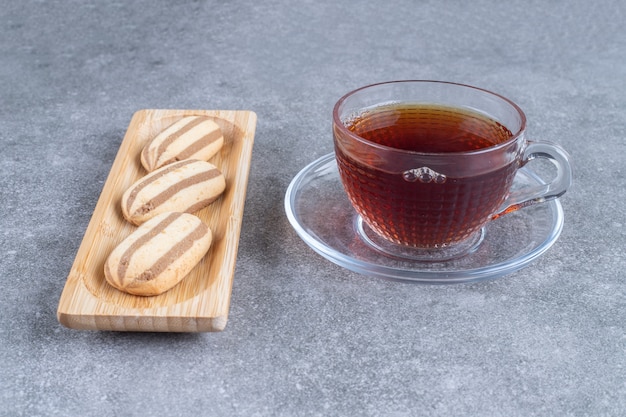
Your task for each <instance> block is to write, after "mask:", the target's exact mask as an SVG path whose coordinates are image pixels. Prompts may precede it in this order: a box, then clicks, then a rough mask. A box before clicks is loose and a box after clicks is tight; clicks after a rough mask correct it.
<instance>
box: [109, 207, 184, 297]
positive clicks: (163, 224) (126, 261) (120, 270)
mask: <svg viewBox="0 0 626 417" xmlns="http://www.w3.org/2000/svg"><path fill="white" fill-rule="evenodd" d="M181 215H182V213H171V214H169V215H168V216H167V217H166V218H164V219H163V220H161V221H160V222H159V223H158V224H157V225H156V226H154V227H153V228H152V229H151V230H150V231H149V232H148V233H146V234H144V235H143V236H141V237H140V238H139V239H137V240H136V241H134V242H133V243H132V244H131V245H130V246H129V247H128V249H126V250H125V251H124V253H123V254H122V256H121V257H120V263H119V265H118V267H117V279H118V282H119V284H120V286H122V287H123V286H124V278H125V277H126V271H127V269H128V265H130V259H131V257H132V256H133V255H134V254H135V252H137V250H138V249H139V248H140V247H142V246H143V245H145V244H146V243H148V242H149V241H150V240H152V239H154V238H155V237H156V236H158V235H159V233H161V232H162V231H163V230H165V228H167V227H168V226H169V225H170V224H172V223H174V222H175V221H176V220H177V219H178V218H179V217H180V216H181Z"/></svg>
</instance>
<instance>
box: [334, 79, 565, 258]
mask: <svg viewBox="0 0 626 417" xmlns="http://www.w3.org/2000/svg"><path fill="white" fill-rule="evenodd" d="M525 128H526V116H525V115H524V113H523V112H522V110H521V109H520V108H519V107H518V106H517V105H516V104H515V103H513V102H512V101H510V100H508V99H507V98H505V97H502V96H500V95H498V94H495V93H492V92H489V91H487V90H483V89H480V88H476V87H472V86H468V85H463V84H456V83H449V82H441V81H412V80H407V81H392V82H386V83H379V84H373V85H369V86H366V87H362V88H359V89H357V90H354V91H352V92H350V93H348V94H346V95H345V96H343V97H342V98H341V99H340V100H339V101H338V102H337V104H336V105H335V107H334V110H333V137H334V145H335V157H336V160H337V165H338V169H339V174H340V177H341V181H342V183H343V186H344V189H345V191H346V193H347V195H348V198H349V199H350V202H351V204H352V206H353V207H354V209H355V210H356V211H357V213H358V214H359V222H358V232H359V234H360V236H361V238H362V239H363V240H364V241H366V242H367V243H369V244H370V245H372V246H374V247H375V248H377V249H379V250H381V251H383V252H386V253H388V254H391V255H397V256H400V257H402V258H410V259H415V260H424V261H443V260H448V259H453V258H457V257H460V256H463V255H465V254H467V253H471V252H473V251H474V250H475V249H476V248H477V247H478V245H479V244H480V242H481V241H482V239H483V237H484V226H485V225H486V224H487V222H489V221H491V220H493V219H495V218H497V217H500V216H502V215H504V214H507V213H511V212H514V211H517V210H518V209H520V208H523V207H525V206H529V205H533V204H537V203H541V202H545V201H548V200H551V199H554V198H558V197H560V196H561V195H563V193H565V192H566V190H567V189H568V188H569V186H570V185H571V179H572V172H571V165H570V162H569V157H568V155H567V153H566V152H565V151H564V150H563V149H562V148H561V147H559V146H558V145H556V144H553V143H550V142H543V141H541V142H539V141H530V140H527V139H526V138H525ZM536 158H544V159H547V160H549V161H551V162H552V163H553V164H554V165H555V166H556V175H555V177H554V178H553V179H551V180H550V181H548V182H547V183H545V184H543V183H542V184H539V185H537V186H531V187H527V188H523V189H519V190H512V189H511V187H512V185H513V181H514V178H515V175H516V172H517V170H518V169H519V168H521V167H523V166H525V165H526V164H527V163H528V162H529V161H531V160H533V159H536ZM512 238H514V237H512Z"/></svg>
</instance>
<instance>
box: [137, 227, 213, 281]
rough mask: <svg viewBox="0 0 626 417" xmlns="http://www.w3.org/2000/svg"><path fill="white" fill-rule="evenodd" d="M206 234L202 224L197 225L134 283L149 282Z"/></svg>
mask: <svg viewBox="0 0 626 417" xmlns="http://www.w3.org/2000/svg"><path fill="white" fill-rule="evenodd" d="M206 233H207V227H206V225H204V223H202V224H199V225H198V227H196V228H195V229H194V230H193V231H192V232H191V233H190V234H188V235H187V236H185V238H184V239H183V240H181V241H180V242H178V243H177V244H175V245H174V246H172V247H171V248H170V250H168V251H167V252H166V253H165V254H164V255H163V256H161V257H160V258H159V259H157V260H156V261H155V262H154V263H153V264H152V265H151V266H150V268H148V269H147V270H146V271H144V272H143V273H141V275H139V276H138V277H137V278H136V281H150V280H153V279H155V278H156V277H158V276H159V275H160V274H161V273H162V272H163V271H165V270H166V269H167V268H168V267H169V266H170V265H172V264H173V263H174V262H175V261H176V260H177V259H179V258H180V257H181V256H182V255H183V254H184V253H185V252H187V251H188V250H189V249H191V247H192V246H193V244H194V243H195V242H196V241H197V240H199V239H201V238H202V237H203V236H204V235H206Z"/></svg>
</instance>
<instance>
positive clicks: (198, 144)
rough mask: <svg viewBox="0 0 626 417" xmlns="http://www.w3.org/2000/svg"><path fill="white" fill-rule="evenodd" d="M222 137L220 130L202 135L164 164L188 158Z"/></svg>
mask: <svg viewBox="0 0 626 417" xmlns="http://www.w3.org/2000/svg"><path fill="white" fill-rule="evenodd" d="M221 137H222V132H221V131H220V130H214V131H212V132H211V133H209V134H208V135H204V136H202V137H201V138H200V139H198V140H197V141H195V142H194V143H192V144H190V145H189V146H187V147H186V148H185V149H183V150H182V151H181V152H180V153H179V154H178V155H176V156H175V157H174V158H171V159H169V160H167V161H165V162H163V165H168V164H171V163H172V162H176V161H180V160H182V159H187V158H189V157H190V156H191V155H193V154H195V153H196V152H198V151H199V150H200V149H202V148H204V147H207V146H209V145H210V144H212V143H213V142H215V141H216V140H218V139H219V138H221Z"/></svg>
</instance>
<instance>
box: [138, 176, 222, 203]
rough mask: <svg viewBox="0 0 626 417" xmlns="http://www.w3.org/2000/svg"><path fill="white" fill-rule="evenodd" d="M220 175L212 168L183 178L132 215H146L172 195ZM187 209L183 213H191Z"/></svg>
mask: <svg viewBox="0 0 626 417" xmlns="http://www.w3.org/2000/svg"><path fill="white" fill-rule="evenodd" d="M220 174H221V173H220V171H219V170H218V169H217V168H213V169H210V170H208V171H205V172H201V173H199V174H196V175H193V176H191V177H189V178H185V179H184V180H182V181H179V182H177V183H176V184H174V185H172V186H171V187H169V188H167V189H165V190H163V191H162V192H160V193H159V194H157V195H156V196H154V198H152V199H151V200H150V201H148V202H147V203H145V204H144V205H142V206H141V207H139V208H138V209H137V210H136V211H135V213H133V214H146V213H148V212H150V211H152V210H154V209H155V208H156V207H159V206H160V205H161V204H163V203H164V202H166V201H167V200H169V199H170V198H171V197H172V196H173V195H174V194H176V193H178V192H180V191H182V190H184V189H185V188H189V187H192V186H194V185H196V184H199V183H201V182H204V181H208V180H210V179H213V178H216V177H218V176H219V175H220ZM192 207H193V206H192ZM189 209H190V207H187V208H185V209H184V211H186V212H188V213H191V212H190V211H189ZM129 212H130V207H129Z"/></svg>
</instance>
